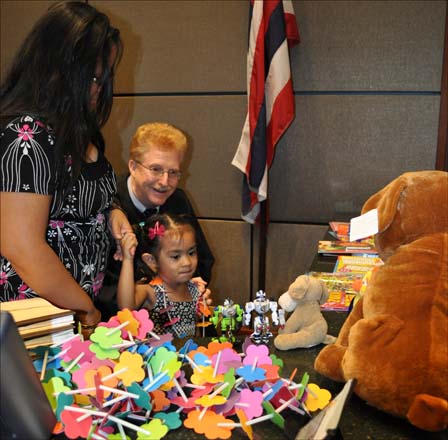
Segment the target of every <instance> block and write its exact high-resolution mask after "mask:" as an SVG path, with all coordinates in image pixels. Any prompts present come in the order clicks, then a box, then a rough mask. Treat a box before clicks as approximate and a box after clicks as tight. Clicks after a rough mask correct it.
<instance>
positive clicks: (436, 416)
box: [406, 394, 448, 432]
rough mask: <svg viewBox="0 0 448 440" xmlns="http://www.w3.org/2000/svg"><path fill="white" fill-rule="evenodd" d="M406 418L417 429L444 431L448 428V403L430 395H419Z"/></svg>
mask: <svg viewBox="0 0 448 440" xmlns="http://www.w3.org/2000/svg"><path fill="white" fill-rule="evenodd" d="M406 416H407V418H408V420H409V422H410V423H412V424H413V425H414V426H417V428H420V429H424V430H425V431H433V432H436V431H442V430H444V429H447V428H448V402H447V401H446V400H445V399H441V398H439V397H434V396H430V395H429V394H417V396H415V398H414V401H413V402H412V404H411V407H410V408H409V411H408V413H407V414H406Z"/></svg>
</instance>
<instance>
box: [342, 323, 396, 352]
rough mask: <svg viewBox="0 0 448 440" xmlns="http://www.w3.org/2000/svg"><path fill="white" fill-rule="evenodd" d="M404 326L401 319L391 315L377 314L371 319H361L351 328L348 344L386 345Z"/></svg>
mask: <svg viewBox="0 0 448 440" xmlns="http://www.w3.org/2000/svg"><path fill="white" fill-rule="evenodd" d="M403 326H404V322H403V321H402V320H401V319H398V318H396V317H395V316H392V315H378V316H376V317H375V318H372V319H361V320H359V321H358V322H357V323H356V324H355V325H354V326H353V327H352V329H351V331H350V334H349V338H348V345H349V347H352V346H353V345H358V344H359V345H361V346H364V347H365V346H366V345H369V344H374V345H378V344H381V345H382V346H387V345H388V344H390V343H391V342H392V341H393V340H394V339H395V338H396V337H397V335H398V334H399V332H400V331H401V329H402V328H403Z"/></svg>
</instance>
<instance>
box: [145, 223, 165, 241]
mask: <svg viewBox="0 0 448 440" xmlns="http://www.w3.org/2000/svg"><path fill="white" fill-rule="evenodd" d="M164 233H165V227H164V226H163V225H161V224H160V223H159V222H158V221H157V222H156V224H155V225H154V227H153V228H149V233H148V237H149V239H150V240H154V238H156V237H157V236H159V237H163V234H164Z"/></svg>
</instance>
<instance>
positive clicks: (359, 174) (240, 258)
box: [1, 0, 446, 303]
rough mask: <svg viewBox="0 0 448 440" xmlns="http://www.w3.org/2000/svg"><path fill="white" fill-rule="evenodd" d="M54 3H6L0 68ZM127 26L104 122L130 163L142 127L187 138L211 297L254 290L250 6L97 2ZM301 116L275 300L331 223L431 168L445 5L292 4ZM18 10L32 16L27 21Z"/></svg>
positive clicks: (112, 154) (275, 260) (286, 179)
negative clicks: (248, 165)
mask: <svg viewBox="0 0 448 440" xmlns="http://www.w3.org/2000/svg"><path fill="white" fill-rule="evenodd" d="M49 3H50V2H48V1H26V2H23V1H3V0H2V2H1V20H2V21H1V24H2V27H1V55H2V65H1V71H2V72H4V69H5V68H6V66H7V64H8V61H9V60H10V59H11V56H12V53H13V52H14V50H15V49H16V48H17V46H18V44H19V42H20V41H21V40H22V38H23V37H24V36H25V34H26V33H27V32H28V30H29V28H30V27H31V25H32V23H33V22H34V21H35V20H36V19H37V18H38V17H39V15H40V14H41V13H42V12H43V11H44V10H45V9H46V7H47V6H48V4H49ZM90 3H91V4H93V5H94V6H96V7H98V8H99V9H101V10H103V11H104V12H106V13H107V14H108V15H109V16H110V17H111V20H112V22H113V23H114V24H115V25H116V26H118V27H119V28H120V29H121V32H122V35H123V40H124V44H125V53H124V57H123V59H122V63H121V65H120V66H119V71H118V74H117V79H116V89H115V92H116V97H115V102H114V109H113V113H112V116H111V119H110V121H109V122H108V124H107V126H106V128H105V136H106V140H107V142H108V147H107V148H108V150H107V153H108V157H109V159H110V160H111V162H112V163H113V165H114V167H115V169H116V171H117V173H121V172H123V171H125V169H126V162H127V153H128V144H129V140H130V138H131V136H132V134H133V132H134V131H135V129H136V128H137V126H138V125H140V124H142V123H144V122H147V121H153V120H160V121H168V122H171V123H173V124H175V125H177V126H179V127H181V128H182V129H184V130H185V131H186V132H187V133H188V135H189V137H190V139H191V145H192V149H191V154H190V156H189V158H188V163H187V165H188V169H187V170H186V173H185V174H186V176H185V177H183V179H182V182H181V186H182V187H184V188H185V189H186V190H187V192H188V194H189V195H190V197H191V199H192V202H193V204H194V206H195V208H196V210H197V213H198V215H199V216H200V218H201V223H202V225H203V227H204V230H205V233H206V235H207V237H208V240H209V243H210V245H211V247H212V249H213V251H214V253H215V255H216V258H217V264H216V267H215V270H214V277H213V282H212V285H211V287H212V289H213V290H214V292H215V295H216V300H215V302H222V300H223V299H224V298H225V297H227V296H228V297H231V298H233V299H234V300H235V301H236V302H240V303H244V302H245V301H246V300H247V299H248V298H249V297H250V295H251V294H253V293H254V291H255V290H257V280H258V278H257V277H258V274H257V267H258V266H257V249H258V238H257V234H256V231H255V234H252V233H251V226H249V225H248V224H246V223H244V222H243V221H241V220H240V204H241V202H240V188H241V178H242V177H241V174H240V172H239V171H238V170H237V169H236V168H234V167H232V166H231V165H230V162H231V160H232V157H233V154H234V153H235V150H236V147H237V144H238V141H239V138H240V134H241V129H242V126H243V123H244V117H245V112H246V109H245V105H246V96H245V88H246V77H245V75H246V72H245V69H246V45H247V26H248V3H247V2H246V1H240V0H236V1H232V0H226V1H219V0H218V1H217V0H211V1H207V0H204V1H202V0H200V1H199V0H198V1H193V0H189V1H185V0H181V1H168V0H167V1H107V0H104V1H90ZM293 4H294V8H295V13H296V17H297V22H298V25H299V29H300V34H301V38H302V42H301V44H300V45H298V46H296V47H294V48H293V49H292V51H291V62H292V72H293V80H294V89H295V99H296V109H297V115H296V119H295V121H294V122H293V124H292V126H291V127H290V129H289V130H288V132H287V133H286V135H285V136H284V138H283V139H282V140H281V141H280V144H279V145H278V147H277V150H276V156H275V160H274V163H273V166H272V169H271V173H270V196H271V205H270V209H271V219H272V223H271V225H270V227H269V234H268V241H267V259H266V290H267V292H268V294H269V295H271V296H274V297H276V296H278V295H279V294H280V293H282V291H284V290H285V289H286V288H287V287H288V285H289V284H290V282H291V281H292V280H293V279H294V278H295V277H296V276H297V275H299V274H301V273H303V272H305V271H306V270H307V268H308V267H309V264H310V263H311V260H312V258H313V254H314V252H315V250H316V242H317V240H319V239H320V238H321V237H322V236H323V234H324V232H325V230H326V225H327V223H328V221H330V220H335V219H339V220H347V219H349V218H350V217H352V216H354V215H359V211H360V209H361V206H362V204H363V203H364V201H365V200H366V199H367V198H368V197H369V196H370V195H371V194H373V193H374V192H376V191H377V190H378V189H380V188H381V187H383V186H384V185H385V184H387V183H388V182H389V181H391V180H392V179H394V178H395V177H397V176H398V175H400V174H401V173H403V172H405V171H414V170H419V169H433V168H434V166H435V157H436V148H437V129H438V118H439V105H440V81H441V73H442V64H443V39H444V32H445V14H446V2H445V1H320V0H319V1H297V0H296V1H293ZM24 11H27V13H26V14H24Z"/></svg>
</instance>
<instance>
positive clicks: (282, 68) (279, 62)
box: [265, 40, 291, 125]
mask: <svg viewBox="0 0 448 440" xmlns="http://www.w3.org/2000/svg"><path fill="white" fill-rule="evenodd" d="M290 78H291V69H290V67H289V53H288V42H287V40H285V41H283V43H282V44H281V45H280V47H279V48H278V49H277V51H276V52H275V54H274V56H273V57H272V62H271V65H270V66H269V73H268V76H267V78H266V87H265V90H266V93H265V96H266V125H269V121H270V120H271V115H272V107H273V106H274V102H275V99H276V98H277V96H278V94H279V93H280V92H281V91H282V90H283V88H284V87H285V85H286V84H287V83H288V81H289V80H290Z"/></svg>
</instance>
